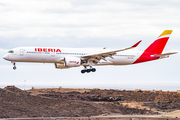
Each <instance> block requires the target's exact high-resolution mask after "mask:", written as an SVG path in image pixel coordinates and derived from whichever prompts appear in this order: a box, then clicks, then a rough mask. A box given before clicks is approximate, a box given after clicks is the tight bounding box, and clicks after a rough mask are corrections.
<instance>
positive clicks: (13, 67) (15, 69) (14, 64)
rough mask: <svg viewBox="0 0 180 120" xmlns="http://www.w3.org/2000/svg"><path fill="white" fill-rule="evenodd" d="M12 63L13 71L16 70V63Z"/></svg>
mask: <svg viewBox="0 0 180 120" xmlns="http://www.w3.org/2000/svg"><path fill="white" fill-rule="evenodd" d="M12 63H13V65H14V67H13V69H14V70H16V68H17V67H16V62H12Z"/></svg>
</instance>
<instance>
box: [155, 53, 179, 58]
mask: <svg viewBox="0 0 180 120" xmlns="http://www.w3.org/2000/svg"><path fill="white" fill-rule="evenodd" d="M173 54H177V52H171V53H164V54H160V55H151V57H161V58H167V57H169V55H173Z"/></svg>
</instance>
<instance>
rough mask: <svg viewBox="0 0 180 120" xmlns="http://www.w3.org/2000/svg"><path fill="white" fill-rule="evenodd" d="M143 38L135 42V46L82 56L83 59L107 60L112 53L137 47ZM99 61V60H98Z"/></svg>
mask: <svg viewBox="0 0 180 120" xmlns="http://www.w3.org/2000/svg"><path fill="white" fill-rule="evenodd" d="M141 41H142V40H140V41H139V42H137V43H136V44H134V45H133V46H131V47H128V48H124V49H120V50H113V51H106V52H102V53H97V54H89V55H84V56H82V57H81V58H82V59H83V60H96V61H97V60H101V59H103V60H105V61H106V59H105V57H111V58H112V59H113V57H112V55H115V54H116V53H117V52H121V51H125V50H129V49H132V48H135V47H137V46H138V45H139V43H140V42H141ZM96 63H97V62H96Z"/></svg>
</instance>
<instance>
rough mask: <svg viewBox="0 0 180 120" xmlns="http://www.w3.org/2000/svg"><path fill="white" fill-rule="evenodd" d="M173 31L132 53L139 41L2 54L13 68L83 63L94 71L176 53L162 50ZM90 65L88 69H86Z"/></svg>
mask: <svg viewBox="0 0 180 120" xmlns="http://www.w3.org/2000/svg"><path fill="white" fill-rule="evenodd" d="M171 33H172V30H165V31H164V32H163V33H162V34H161V35H160V36H159V37H158V38H157V39H156V40H155V41H154V42H153V43H152V44H151V45H150V46H149V47H148V48H147V49H145V50H144V51H143V52H141V53H140V52H132V51H130V49H133V48H135V47H137V46H138V45H139V43H140V42H141V40H140V41H139V42H137V43H136V44H134V45H133V46H131V47H127V48H124V49H118V50H108V49H105V48H104V49H90V48H89V49H85V48H55V47H17V48H14V49H11V50H9V51H8V53H7V54H5V55H4V56H3V58H4V59H5V60H8V61H11V62H12V63H13V65H14V67H13V69H14V70H16V62H35V63H54V64H55V67H56V68H57V69H68V68H71V67H79V66H84V69H83V70H81V73H85V72H87V73H89V72H95V71H96V69H95V68H93V66H103V65H131V64H137V63H142V62H148V61H152V60H158V59H161V58H168V57H169V55H172V54H176V53H177V52H170V53H163V54H162V52H163V50H164V47H165V46H166V43H167V41H168V39H169V37H170V35H171ZM87 67H89V69H88V68H87Z"/></svg>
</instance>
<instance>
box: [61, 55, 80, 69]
mask: <svg viewBox="0 0 180 120" xmlns="http://www.w3.org/2000/svg"><path fill="white" fill-rule="evenodd" d="M64 64H65V66H66V67H79V66H80V65H81V59H80V58H77V57H65V58H64Z"/></svg>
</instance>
